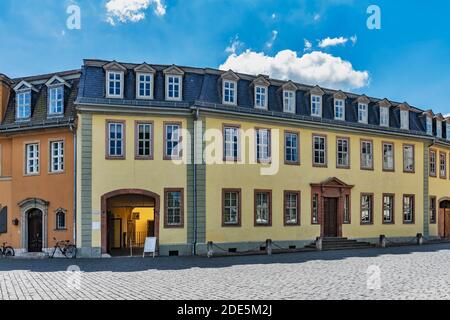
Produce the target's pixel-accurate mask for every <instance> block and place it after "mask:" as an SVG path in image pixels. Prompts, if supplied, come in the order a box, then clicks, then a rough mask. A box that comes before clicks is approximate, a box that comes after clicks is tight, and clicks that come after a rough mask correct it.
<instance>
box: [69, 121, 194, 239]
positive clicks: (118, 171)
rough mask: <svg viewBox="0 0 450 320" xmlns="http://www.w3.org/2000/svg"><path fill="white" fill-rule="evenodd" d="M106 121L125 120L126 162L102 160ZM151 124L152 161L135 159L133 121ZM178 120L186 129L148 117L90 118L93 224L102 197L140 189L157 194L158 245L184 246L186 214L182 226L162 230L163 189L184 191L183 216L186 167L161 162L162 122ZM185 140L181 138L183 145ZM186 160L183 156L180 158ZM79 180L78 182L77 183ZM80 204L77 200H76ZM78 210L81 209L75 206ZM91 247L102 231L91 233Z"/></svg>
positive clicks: (164, 161)
mask: <svg viewBox="0 0 450 320" xmlns="http://www.w3.org/2000/svg"><path fill="white" fill-rule="evenodd" d="M106 120H124V121H126V159H125V160H106V159H105V138H106V137H105V134H106ZM136 120H139V121H153V122H154V160H135V156H134V155H135V146H134V143H135V142H134V141H135V140H134V137H135V121H136ZM165 121H169V122H170V121H179V122H181V123H182V127H183V128H186V124H187V123H186V121H185V119H183V118H176V117H173V118H171V117H156V116H155V117H149V116H139V117H138V116H108V115H93V120H92V128H93V129H92V144H93V146H94V151H93V159H92V214H93V221H98V222H99V221H100V213H101V201H100V200H101V197H102V196H103V195H104V194H106V193H109V192H112V191H115V190H119V189H143V190H147V191H151V192H154V193H156V194H158V195H159V196H160V198H161V208H160V224H159V230H160V244H185V243H186V239H187V231H186V214H185V223H184V225H185V227H184V228H182V229H164V188H184V190H185V195H184V198H185V203H184V207H185V208H184V211H185V213H186V184H187V182H186V181H187V171H186V165H177V164H174V163H173V162H172V161H167V160H163V123H164V122H165ZM186 143H187V139H183V145H186ZM183 156H184V157H186V153H185V154H184V155H183ZM80 182H81V181H80V180H79V183H80ZM79 201H80V198H79ZM78 207H79V208H80V206H78ZM92 241H93V242H92V246H93V247H101V230H93V232H92Z"/></svg>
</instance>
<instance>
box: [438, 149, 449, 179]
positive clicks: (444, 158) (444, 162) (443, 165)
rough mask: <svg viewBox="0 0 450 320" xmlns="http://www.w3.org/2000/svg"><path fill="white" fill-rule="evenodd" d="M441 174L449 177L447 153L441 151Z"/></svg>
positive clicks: (444, 177) (443, 176) (442, 176)
mask: <svg viewBox="0 0 450 320" xmlns="http://www.w3.org/2000/svg"><path fill="white" fill-rule="evenodd" d="M439 176H440V177H441V178H443V179H446V178H447V154H446V153H445V152H439Z"/></svg>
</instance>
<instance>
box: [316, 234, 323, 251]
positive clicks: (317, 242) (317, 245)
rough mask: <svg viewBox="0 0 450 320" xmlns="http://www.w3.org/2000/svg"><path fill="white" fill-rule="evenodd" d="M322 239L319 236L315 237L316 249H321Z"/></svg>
mask: <svg viewBox="0 0 450 320" xmlns="http://www.w3.org/2000/svg"><path fill="white" fill-rule="evenodd" d="M322 245H323V239H322V238H321V237H317V239H316V250H317V251H322Z"/></svg>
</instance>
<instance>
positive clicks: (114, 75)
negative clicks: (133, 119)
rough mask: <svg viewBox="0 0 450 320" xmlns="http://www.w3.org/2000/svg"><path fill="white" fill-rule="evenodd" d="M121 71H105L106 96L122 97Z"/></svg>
mask: <svg viewBox="0 0 450 320" xmlns="http://www.w3.org/2000/svg"><path fill="white" fill-rule="evenodd" d="M123 75H124V73H123V72H120V71H107V74H106V76H107V91H106V93H107V94H106V97H107V98H122V97H123Z"/></svg>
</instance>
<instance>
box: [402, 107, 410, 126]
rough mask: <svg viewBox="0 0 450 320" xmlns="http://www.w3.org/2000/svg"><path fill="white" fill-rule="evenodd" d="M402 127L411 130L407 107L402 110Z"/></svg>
mask: <svg viewBox="0 0 450 320" xmlns="http://www.w3.org/2000/svg"><path fill="white" fill-rule="evenodd" d="M400 128H401V129H403V130H409V111H408V110H406V109H402V110H400Z"/></svg>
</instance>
